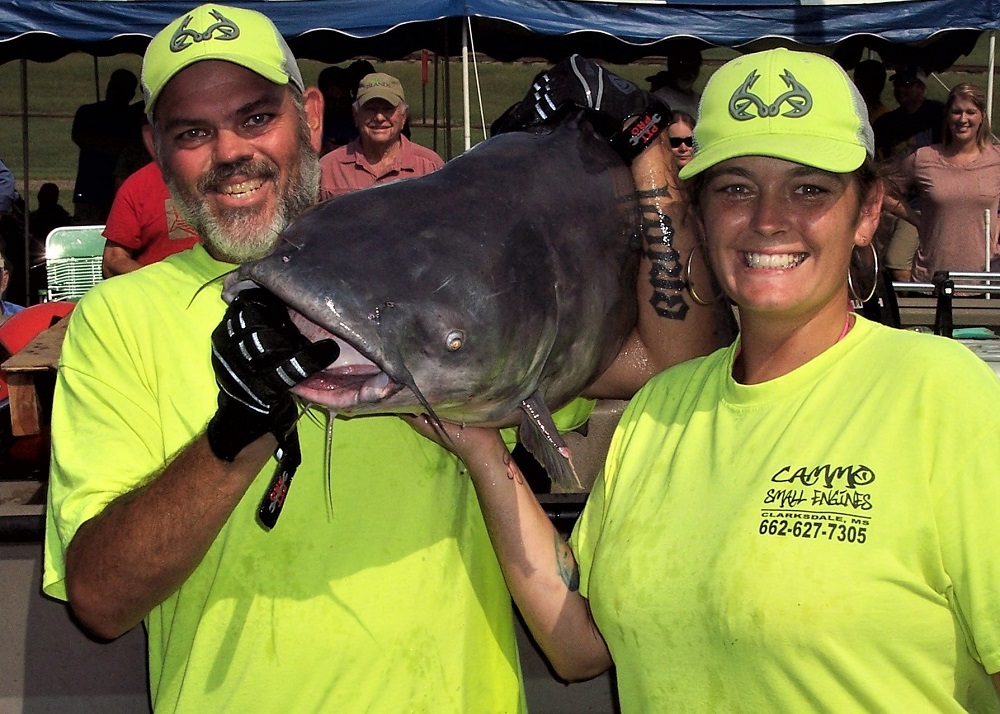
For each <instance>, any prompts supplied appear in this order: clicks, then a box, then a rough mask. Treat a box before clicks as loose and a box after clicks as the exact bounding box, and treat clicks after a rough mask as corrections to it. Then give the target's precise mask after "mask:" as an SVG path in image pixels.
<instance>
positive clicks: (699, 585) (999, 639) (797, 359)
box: [411, 49, 1000, 713]
mask: <svg viewBox="0 0 1000 714" xmlns="http://www.w3.org/2000/svg"><path fill="white" fill-rule="evenodd" d="M790 76H794V78H795V94H794V95H792V94H790V93H789V87H788V77H790ZM750 80H755V81H753V82H752V83H751V82H750ZM734 107H740V108H742V110H741V111H740V112H739V113H737V112H736V111H734V109H733V108H734ZM776 109H777V110H778V111H774V110H776ZM695 133H696V134H697V140H698V152H697V153H696V155H695V157H694V159H693V160H692V161H691V162H690V163H688V164H687V166H685V167H684V168H683V169H682V170H681V172H680V176H681V178H683V179H686V180H687V181H688V186H689V189H690V191H691V194H692V196H693V197H694V202H695V204H694V209H695V212H696V214H697V220H698V222H699V224H700V226H701V228H702V235H703V236H704V240H705V249H706V250H707V255H708V259H709V261H710V263H711V265H712V268H713V270H714V273H715V275H716V276H717V278H718V280H719V283H720V284H721V286H722V287H723V289H724V291H725V294H726V295H727V296H728V297H729V299H731V300H732V301H733V303H735V305H736V306H737V310H738V311H739V316H740V328H741V331H740V336H739V339H738V340H736V341H735V342H734V343H733V344H732V345H730V346H729V347H726V348H723V349H720V350H718V351H717V352H715V353H713V354H711V355H709V356H708V357H705V358H699V359H694V360H691V361H688V362H685V363H683V364H680V365H677V366H675V367H672V368H670V369H667V370H666V371H664V372H662V373H660V374H659V375H657V376H655V377H654V378H652V379H651V380H650V381H649V382H647V383H646V385H645V386H644V387H643V388H642V389H641V390H640V391H639V393H638V394H636V395H635V397H633V398H632V400H631V401H630V403H629V406H628V408H627V410H626V412H625V413H624V415H623V416H622V419H621V422H620V423H619V425H618V428H617V430H616V432H615V435H614V437H613V440H612V443H611V447H610V451H609V453H608V459H607V461H606V464H605V468H604V472H603V474H602V475H601V476H600V477H599V478H598V481H597V483H596V484H595V485H594V489H593V490H592V491H591V494H590V497H589V499H588V501H587V504H586V506H585V509H584V512H583V514H582V516H581V518H580V520H579V521H578V522H577V525H576V527H575V529H574V532H573V535H572V536H571V538H570V542H569V543H568V544H567V543H565V542H564V541H563V540H562V539H561V538H560V537H559V535H558V534H557V533H556V532H555V530H554V529H553V527H552V524H551V523H550V522H549V519H548V518H547V517H546V515H545V513H544V511H543V510H542V508H541V507H540V506H539V505H538V502H537V500H536V499H535V496H534V494H532V493H531V491H530V490H529V489H528V488H527V487H526V486H525V484H524V481H523V478H522V476H521V474H520V472H519V471H518V469H517V465H516V464H514V463H513V462H511V461H510V460H509V459H507V458H506V457H505V455H504V453H505V452H504V449H503V444H502V441H501V440H500V437H499V435H498V434H497V432H496V431H495V430H489V429H482V428H473V427H466V428H463V427H461V426H458V425H455V426H453V427H451V428H450V429H449V433H450V444H451V448H453V449H454V450H455V451H456V452H457V453H459V454H460V455H461V456H462V458H463V460H464V461H465V463H466V465H467V466H468V468H469V472H470V477H471V479H472V482H473V484H474V486H475V489H476V494H477V496H478V498H479V502H480V505H481V507H482V509H483V513H484V515H485V517H486V520H487V526H488V528H489V531H490V535H491V537H492V539H493V543H494V546H495V547H496V551H497V556H498V558H499V560H500V563H501V567H502V568H503V571H504V575H505V578H506V582H507V584H508V586H509V587H510V589H511V592H512V594H513V597H514V600H515V602H516V603H517V605H518V607H519V609H520V611H521V614H522V615H523V616H524V619H525V621H526V622H527V624H528V626H529V627H530V629H531V631H532V633H533V634H534V636H535V640H536V641H537V642H538V644H539V645H540V646H541V647H542V649H543V650H544V651H545V652H546V654H547V655H548V657H549V659H550V661H551V663H552V665H553V667H554V668H555V671H556V672H557V673H559V675H560V676H561V677H563V678H565V679H567V680H577V679H586V678H589V677H593V676H595V675H597V674H599V673H601V672H602V671H604V670H606V669H608V668H609V667H611V666H612V664H613V665H614V667H615V672H616V677H617V682H618V692H619V695H620V699H621V710H622V712H626V713H628V712H662V711H683V712H707V713H708V712H728V711H750V712H764V711H767V712H789V713H797V712H806V711H808V712H815V711H826V712H847V711H864V712H897V711H934V712H941V711H975V712H998V711H1000V693H998V689H1000V675H998V674H997V672H998V671H1000V598H998V597H997V593H998V592H1000V560H998V559H997V557H996V553H995V547H994V544H995V543H997V542H998V540H1000V519H998V518H997V517H996V504H997V503H1000V479H998V478H997V477H996V464H997V463H1000V441H998V440H997V439H992V438H985V439H983V438H980V435H992V434H995V433H997V432H998V430H1000V381H998V380H997V378H996V376H995V375H994V374H993V371H992V369H991V368H990V367H989V366H987V365H986V364H985V363H984V362H983V361H982V360H980V359H979V358H977V357H976V356H975V355H973V354H972V353H971V352H970V351H969V350H968V349H966V348H965V347H963V346H962V345H960V344H958V343H957V342H954V341H952V340H949V339H945V338H941V337H937V336H933V335H926V334H919V333H915V332H909V331H905V330H897V329H893V328H890V327H887V326H884V325H880V324H877V323H873V322H869V321H868V320H866V319H865V318H863V317H861V316H859V315H856V314H854V313H852V312H851V310H850V308H849V302H848V300H849V293H850V288H849V283H848V270H849V266H850V264H851V256H852V255H853V254H854V253H855V252H856V251H869V250H871V243H872V239H873V234H874V231H875V229H876V227H877V225H878V220H879V214H880V211H881V202H882V196H883V190H884V188H883V184H882V180H881V179H880V178H879V176H878V172H877V169H876V168H875V163H874V161H873V159H874V145H873V136H872V130H871V125H870V124H869V122H868V118H867V116H866V112H865V111H864V105H863V102H862V100H861V97H860V95H859V94H858V92H857V89H856V88H855V87H854V84H853V83H852V82H851V80H850V78H849V77H848V76H847V74H846V73H845V72H844V71H843V70H842V69H841V68H840V66H839V65H837V64H836V62H834V61H833V60H831V59H829V58H827V57H824V56H822V55H817V54H812V53H803V52H791V51H788V50H784V49H777V50H770V51H766V52H760V53H754V54H748V55H745V56H742V57H739V58H737V59H734V60H732V61H730V62H728V63H726V64H725V65H724V66H722V67H721V68H720V69H719V70H718V71H717V72H715V74H713V76H712V77H711V79H710V80H709V82H708V84H707V86H706V88H705V92H704V98H703V100H702V103H701V112H700V115H699V117H698V126H697V128H696V129H695ZM703 297H704V296H703ZM888 403H891V404H892V405H893V409H892V413H891V414H888V413H887V412H886V410H885V409H884V408H883V405H885V404H888ZM934 404H947V405H948V407H949V408H948V410H947V413H944V412H941V413H940V415H939V417H938V418H935V417H934V415H933V414H929V413H928V405H934ZM411 421H412V423H413V424H414V426H415V427H416V428H417V429H419V430H421V431H422V432H423V433H425V434H428V435H431V434H432V430H431V429H430V428H429V425H428V424H427V422H426V419H424V420H421V419H420V418H418V417H415V418H414V419H412V420H411ZM943 455H946V456H943ZM848 603H849V605H848ZM915 623H919V626H915Z"/></svg>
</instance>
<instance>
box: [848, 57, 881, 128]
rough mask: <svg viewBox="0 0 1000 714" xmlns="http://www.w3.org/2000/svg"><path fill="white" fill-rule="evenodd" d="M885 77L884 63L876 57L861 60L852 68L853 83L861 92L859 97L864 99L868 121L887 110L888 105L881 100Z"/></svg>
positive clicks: (872, 120)
mask: <svg viewBox="0 0 1000 714" xmlns="http://www.w3.org/2000/svg"><path fill="white" fill-rule="evenodd" d="M885 79H886V73H885V65H884V64H882V63H881V62H880V61H879V60H877V59H866V60H862V61H860V62H858V64H857V66H856V67H855V68H854V84H855V85H856V86H857V88H858V91H859V92H861V98H862V99H864V100H865V106H866V107H867V108H868V121H870V122H874V121H875V120H876V119H878V118H879V117H880V116H882V115H883V114H885V113H886V112H887V111H889V107H887V106H886V105H885V102H883V101H882V90H883V89H885Z"/></svg>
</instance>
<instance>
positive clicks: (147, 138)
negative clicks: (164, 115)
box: [142, 124, 159, 162]
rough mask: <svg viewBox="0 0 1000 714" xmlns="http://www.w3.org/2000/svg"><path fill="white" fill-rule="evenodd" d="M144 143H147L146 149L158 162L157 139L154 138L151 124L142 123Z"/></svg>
mask: <svg viewBox="0 0 1000 714" xmlns="http://www.w3.org/2000/svg"><path fill="white" fill-rule="evenodd" d="M142 143H143V144H145V145H146V151H148V152H149V155H150V156H152V157H153V158H154V159H155V160H157V162H158V161H159V157H158V156H157V155H156V141H155V140H154V139H153V127H152V126H151V125H150V124H143V125H142Z"/></svg>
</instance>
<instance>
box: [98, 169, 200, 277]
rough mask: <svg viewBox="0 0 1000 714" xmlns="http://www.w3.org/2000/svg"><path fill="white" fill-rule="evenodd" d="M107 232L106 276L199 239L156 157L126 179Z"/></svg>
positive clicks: (127, 270)
mask: <svg viewBox="0 0 1000 714" xmlns="http://www.w3.org/2000/svg"><path fill="white" fill-rule="evenodd" d="M103 235H104V238H105V239H106V243H105V245H104V254H103V255H102V256H101V272H102V273H103V275H104V277H105V278H110V277H114V276H115V275H122V274H123V273H130V272H132V271H133V270H138V269H139V268H141V267H142V266H144V265H149V264H150V263H155V262H157V261H158V260H163V259H164V258H166V257H167V256H170V255H173V254H174V253H180V252H181V251H182V250H187V249H188V248H190V247H192V246H193V245H194V244H195V243H197V242H198V240H199V239H198V234H197V233H196V232H195V230H194V229H193V228H192V227H191V226H190V225H188V222H187V221H185V220H184V216H182V215H181V211H180V209H179V208H178V207H177V205H176V204H175V203H174V199H173V198H172V197H171V195H170V190H169V189H168V188H167V184H166V183H165V182H164V180H163V173H162V172H161V171H160V167H159V166H157V164H156V162H155V161H151V162H149V163H148V164H146V165H145V166H143V167H142V168H141V169H139V170H138V171H136V172H135V173H133V174H132V175H131V176H129V177H128V178H127V179H125V182H124V183H123V184H122V185H121V188H119V189H118V193H117V194H115V200H114V203H112V204H111V212H110V213H109V214H108V222H107V225H106V226H105V227H104V232H103Z"/></svg>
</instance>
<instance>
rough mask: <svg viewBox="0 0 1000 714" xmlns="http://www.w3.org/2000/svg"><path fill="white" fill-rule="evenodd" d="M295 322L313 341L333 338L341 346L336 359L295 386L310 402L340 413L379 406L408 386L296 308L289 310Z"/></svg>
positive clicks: (294, 392) (301, 395) (307, 337)
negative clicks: (367, 406)
mask: <svg viewBox="0 0 1000 714" xmlns="http://www.w3.org/2000/svg"><path fill="white" fill-rule="evenodd" d="M288 312H289V314H290V316H291V318H292V322H293V323H294V325H295V326H296V327H297V328H298V329H299V331H300V332H301V333H302V334H303V335H304V336H305V338H306V339H307V340H309V341H310V342H318V341H319V340H323V339H332V340H334V341H336V343H337V345H338V346H339V347H340V355H339V356H338V357H337V359H336V361H335V362H333V363H331V364H329V365H327V366H326V367H325V368H324V369H323V370H321V371H319V372H317V373H316V374H314V375H312V376H311V377H309V378H308V379H306V380H305V381H303V382H300V383H299V384H298V385H296V386H295V387H293V388H292V393H293V394H295V395H297V396H299V397H301V398H302V399H304V400H305V401H307V402H310V403H313V404H320V405H322V406H325V407H328V408H330V409H333V410H335V411H339V412H351V411H354V410H356V408H357V407H363V406H365V405H375V404H379V403H381V402H384V401H385V400H387V399H389V397H391V396H392V395H394V394H395V393H396V392H398V391H400V390H401V389H402V388H403V386H404V385H402V384H400V383H399V382H397V381H395V380H394V379H393V378H392V377H391V376H390V375H389V374H388V373H387V372H386V371H385V370H384V369H382V368H381V367H380V366H379V365H377V364H376V363H375V362H373V361H372V360H371V359H370V358H369V357H367V356H366V355H365V354H363V353H362V352H361V351H360V350H358V348H357V347H355V346H354V345H353V344H351V343H350V342H349V341H347V340H346V339H345V338H343V337H340V336H338V335H335V334H333V333H331V332H330V331H328V330H327V329H325V328H323V327H321V326H320V325H317V324H316V323H315V322H312V321H311V320H309V318H307V317H305V316H304V315H302V314H301V313H299V312H296V311H295V310H292V309H289V310H288Z"/></svg>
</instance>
